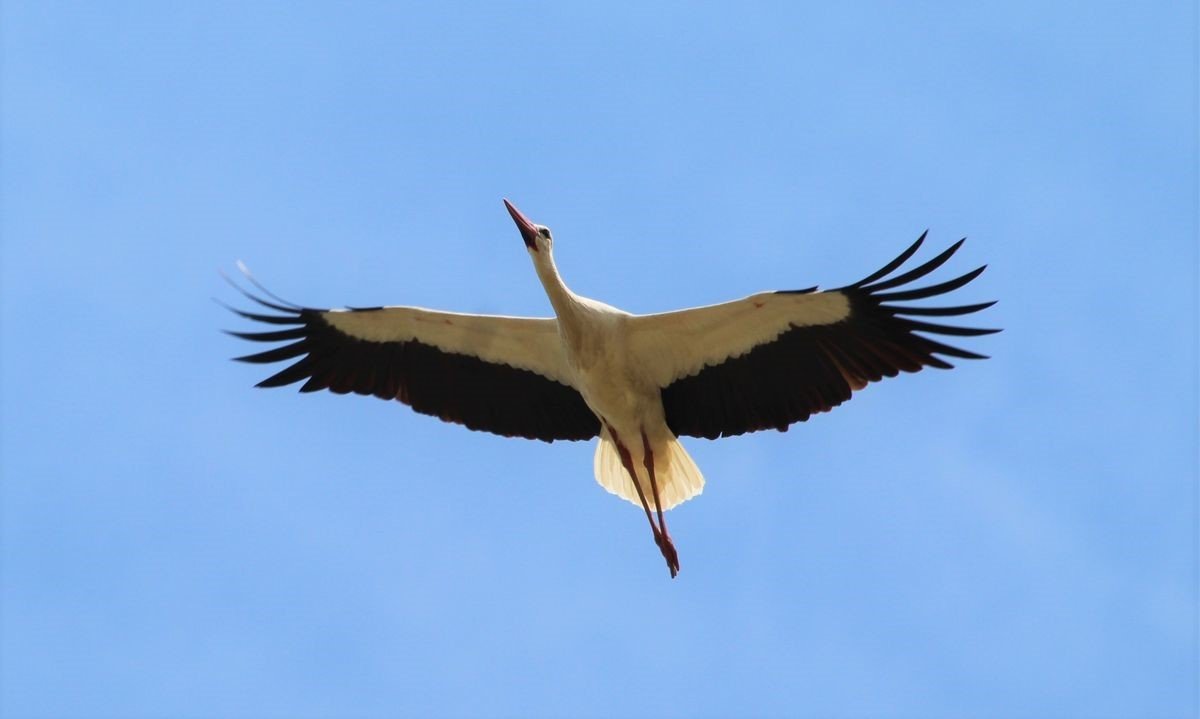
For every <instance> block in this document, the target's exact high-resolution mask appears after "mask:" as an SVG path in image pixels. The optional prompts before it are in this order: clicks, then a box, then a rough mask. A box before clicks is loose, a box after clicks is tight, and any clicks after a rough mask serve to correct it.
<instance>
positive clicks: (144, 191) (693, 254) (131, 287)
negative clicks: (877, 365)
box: [0, 2, 1198, 717]
mask: <svg viewBox="0 0 1200 719" xmlns="http://www.w3.org/2000/svg"><path fill="white" fill-rule="evenodd" d="M431 5H433V4H429V3H419V4H418V3H414V4H411V5H402V4H375V3H370V4H367V3H358V4H353V5H349V6H346V5H343V4H333V3H331V4H327V5H305V4H301V5H297V4H293V3H252V4H245V3H211V2H204V3H188V4H183V3H177V4H170V3H146V4H139V3H89V4H83V3H77V4H58V3H46V2H6V3H4V5H3V10H2V13H3V14H2V15H0V25H2V26H3V37H2V40H3V58H2V59H3V68H2V73H3V76H2V80H3V85H2V87H3V127H2V129H3V148H2V150H3V153H2V156H3V163H2V170H0V173H2V183H3V184H2V188H0V189H2V191H3V197H2V202H3V205H2V218H0V223H2V224H0V228H2V232H3V258H2V259H3V267H2V270H0V271H2V275H0V280H2V291H3V309H2V315H0V322H2V324H0V327H2V330H3V342H2V349H0V352H2V355H0V371H2V385H0V391H2V393H0V397H2V406H3V410H2V411H3V437H2V456H3V548H2V555H0V558H2V560H3V561H2V571H3V607H2V609H3V613H2V619H0V621H2V625H0V629H2V634H0V651H2V654H0V660H2V664H0V666H2V671H3V676H2V680H3V681H2V683H0V710H2V711H3V713H4V715H5V716H11V717H68V716H69V717H109V716H111V717H117V716H119V717H167V716H172V717H175V716H190V717H261V716H288V717H333V716H338V717H341V716H356V717H390V716H404V715H407V716H595V717H610V716H651V715H653V716H661V717H669V716H713V717H717V716H812V717H817V716H821V717H828V716H841V717H860V716H862V717H865V716H872V717H958V716H965V715H973V716H995V717H1045V716H1055V717H1085V716H1086V717H1096V716H1111V717H1124V716H1141V717H1146V716H1163V717H1165V716H1188V715H1194V712H1195V711H1196V708H1195V700H1196V689H1197V684H1196V672H1197V662H1196V651H1197V640H1196V636H1197V635H1196V632H1197V620H1196V605H1197V588H1196V587H1197V585H1196V577H1197V570H1196V567H1197V556H1196V536H1197V535H1196V521H1197V517H1196V506H1197V505H1196V498H1197V491H1196V486H1197V484H1196V480H1197V436H1198V428H1197V379H1196V367H1197V349H1196V348H1197V336H1196V332H1197V330H1196V327H1197V266H1198V262H1197V242H1196V223H1197V210H1196V198H1197V170H1196V168H1197V141H1196V137H1197V123H1196V116H1197V115H1196V107H1197V104H1196V81H1197V71H1196V38H1195V33H1196V30H1195V28H1196V20H1197V18H1196V10H1195V7H1194V4H1188V3H1139V4H1130V3H1042V2H1036V3H1011V2H1004V3H999V2H998V3H970V4H950V3H944V4H943V3H904V4H893V3H878V4H876V3H864V4H858V3H846V4H837V5H836V6H834V5H832V4H830V5H810V6H804V5H801V4H798V3H750V4H738V5H737V7H736V9H734V6H732V5H730V6H727V7H725V8H717V7H704V8H700V7H695V6H692V5H690V4H684V3H675V4H651V5H649V6H640V5H639V6H634V5H633V4H620V3H618V4H613V3H591V4H588V3H549V2H547V3H520V4H506V5H501V4H491V3H487V4H485V3H477V4H470V3H465V4H457V5H450V4H445V5H443V6H441V7H438V8H434V7H431ZM502 197H509V198H511V199H512V200H513V201H514V202H516V203H517V205H518V206H520V207H521V208H522V209H523V210H524V211H525V212H526V213H527V214H528V215H529V216H530V217H532V218H533V219H534V220H535V221H538V222H543V223H546V224H548V225H551V226H552V227H553V228H554V230H555V236H556V241H557V242H556V255H557V259H558V263H559V266H560V268H561V270H562V271H563V273H564V275H565V277H566V279H567V281H568V283H570V284H571V286H572V287H573V288H574V289H575V290H577V291H579V292H581V293H583V294H585V295H589V296H593V297H597V298H599V299H603V300H604V301H607V302H610V303H612V304H615V305H617V306H620V307H623V308H625V309H628V310H631V311H635V312H649V311H657V310H666V309H673V308H676V307H682V306H689V305H695V304H705V303H711V302H717V301H722V300H725V299H731V298H734V297H738V296H742V295H745V294H748V293H751V292H755V291H758V290H763V289H776V288H795V287H806V286H809V285H812V284H817V283H820V284H822V285H824V286H836V285H837V284H839V283H845V282H849V281H853V280H856V279H858V278H860V277H862V276H863V275H865V274H867V273H868V272H871V271H873V270H874V269H876V268H877V267H879V266H880V265H881V264H882V263H884V262H886V261H887V260H889V259H890V258H891V257H893V256H894V255H895V254H896V253H897V252H899V250H901V249H903V248H904V247H905V246H906V245H907V244H908V243H909V242H911V241H912V239H913V238H914V237H915V236H916V235H917V234H919V233H920V232H921V231H922V230H924V229H925V228H930V238H931V242H932V247H931V248H930V249H929V250H927V252H929V253H932V251H933V250H935V249H940V248H941V247H944V246H946V245H948V244H949V243H951V242H953V241H954V240H955V239H957V238H958V237H960V236H962V235H967V236H969V238H970V239H969V240H968V242H967V244H966V245H965V247H964V248H963V250H962V251H961V252H960V254H959V256H958V257H956V258H955V260H954V261H953V263H952V265H951V267H950V268H948V269H947V270H945V274H943V275H939V276H941V277H949V276H952V275H951V274H950V273H951V272H953V271H954V270H960V271H966V270H967V269H971V268H973V267H974V266H976V265H977V264H981V263H988V264H989V265H990V268H989V270H988V271H987V272H986V273H985V274H984V275H983V277H982V278H981V279H980V280H978V281H977V282H976V283H974V284H972V285H971V286H970V287H968V288H967V289H965V290H964V291H963V292H962V294H961V298H962V299H963V300H964V301H982V300H988V299H998V300H1000V303H999V304H998V305H996V306H995V307H994V308H993V309H991V310H989V311H988V312H987V313H986V317H985V319H984V320H982V323H984V324H985V325H990V326H999V327H1004V328H1005V330H1006V331H1005V332H1004V333H1002V334H1000V335H996V336H993V337H986V338H980V339H978V340H977V341H971V342H970V346H971V347H972V348H978V349H980V350H981V351H983V352H985V353H987V354H990V355H992V356H993V359H991V360H989V361H987V362H974V363H971V362H963V363H961V365H960V367H959V368H958V369H955V370H954V371H952V372H948V373H947V372H936V371H927V372H923V373H921V374H919V375H915V376H907V377H904V378H902V379H899V380H893V381H888V382H884V383H881V384H879V385H874V386H872V387H870V388H868V389H867V390H866V391H864V392H863V393H861V394H860V395H859V396H858V397H857V398H856V399H854V400H853V401H852V402H850V403H848V404H847V405H845V406H843V407H841V408H839V409H838V410H837V411H835V412H833V413H830V414H828V415H823V416H820V417H818V418H815V419H814V420H812V421H810V422H808V423H806V424H803V425H798V426H795V427H793V429H792V431H790V432H788V433H786V434H777V433H759V434H755V435H750V436H744V437H740V438H736V439H728V440H723V441H720V442H706V441H702V440H696V441H690V442H687V446H688V448H689V450H690V451H691V452H692V454H693V456H694V457H695V458H696V460H697V462H698V463H699V465H700V466H701V468H702V469H703V470H704V472H705V475H706V476H707V478H708V486H707V488H706V491H705V493H704V495H703V496H702V497H700V498H699V499H697V500H694V501H692V502H689V503H687V504H685V505H683V506H682V507H680V508H679V509H678V510H676V511H674V512H672V513H671V517H670V520H671V527H672V531H673V534H674V536H675V538H676V541H677V544H678V547H679V550H680V553H681V560H682V573H681V575H680V577H679V578H678V579H677V580H676V581H670V580H669V579H668V577H667V573H666V571H665V568H664V566H663V562H662V559H661V558H660V557H659V556H658V554H657V552H656V551H655V549H654V547H653V545H652V543H651V541H650V537H649V534H648V532H647V531H646V527H645V520H644V518H643V517H642V516H641V514H640V512H639V511H638V510H636V509H634V508H633V507H632V506H631V505H629V504H627V503H624V502H621V501H618V500H616V499H614V498H612V497H610V496H609V495H607V494H606V493H605V492H604V491H603V490H601V489H600V488H599V487H597V486H596V484H595V482H594V481H593V479H592V470H591V458H592V451H593V449H592V445H591V444H584V443H555V444H553V445H546V444H543V443H538V442H525V441H518V440H505V439H501V438H498V437H493V436H490V435H486V434H480V433H472V432H467V431H465V430H463V429H462V428H460V427H457V426H451V425H444V424H441V423H439V422H437V421H435V420H432V419H430V418H428V417H424V416H418V415H415V414H413V413H411V412H410V411H408V410H407V409H406V408H405V407H403V406H401V405H399V404H397V403H385V402H380V401H378V400H374V399H367V398H359V397H338V396H333V395H324V394H322V395H316V396H312V395H307V396H301V395H298V394H296V393H295V392H293V391H291V390H290V389H285V390H273V391H265V390H256V389H253V387H252V385H253V383H254V382H256V381H258V380H259V379H261V378H262V377H263V376H264V375H263V373H262V371H261V368H255V367H249V366H245V365H239V364H236V363H232V362H229V361H228V358H229V357H231V356H234V355H236V354H240V353H244V352H245V351H247V348H246V347H245V346H243V345H242V344H240V343H239V342H237V341H236V340H234V339H232V338H230V337H227V336H224V335H221V334H220V333H219V332H218V330H219V329H221V328H233V329H236V328H239V327H241V328H245V327H244V325H241V324H239V322H238V321H236V318H234V317H232V316H231V315H229V314H228V313H227V312H225V311H224V310H222V309H221V308H220V307H218V306H217V305H215V304H214V303H213V302H211V299H210V298H212V297H217V298H221V299H223V300H226V301H232V300H236V297H235V295H234V294H233V293H232V291H231V290H230V289H229V288H228V287H227V286H225V285H224V284H223V283H222V281H221V280H220V279H219V277H218V274H217V271H218V269H220V268H224V269H226V270H228V269H231V268H232V267H233V263H234V262H235V260H237V259H242V260H245V261H246V262H247V263H248V264H249V265H250V266H251V267H252V268H253V269H254V270H255V271H256V274H257V275H258V276H259V277H260V279H262V280H263V281H264V282H266V283H267V284H268V285H269V286H270V287H271V288H272V289H274V290H275V291H276V292H278V293H279V294H282V295H283V296H285V297H288V298H291V299H293V300H295V301H298V302H303V303H306V304H310V305H341V304H350V305H375V304H417V305H423V306H429V307H438V308H444V309H452V310H458V311H468V312H472V311H473V312H496V313H506V314H532V315H545V314H547V313H548V312H549V305H548V303H547V301H546V299H545V297H544V295H543V293H542V290H541V287H540V286H539V284H538V282H537V280H536V277H535V276H534V274H533V271H532V269H531V267H530V266H529V261H528V259H527V257H526V254H525V251H524V249H523V247H522V245H521V241H520V238H519V236H518V234H517V233H516V231H515V228H514V227H513V225H512V222H511V220H510V219H509V218H508V216H507V214H506V213H505V211H504V208H503V206H502V205H501V203H500V199H501V198H502ZM925 256H926V257H928V256H931V255H930V254H926V255H925Z"/></svg>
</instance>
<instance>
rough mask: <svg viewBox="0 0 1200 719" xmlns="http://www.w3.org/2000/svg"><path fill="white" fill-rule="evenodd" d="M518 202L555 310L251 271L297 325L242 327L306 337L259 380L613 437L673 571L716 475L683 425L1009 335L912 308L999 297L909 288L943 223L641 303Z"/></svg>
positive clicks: (715, 420) (580, 436)
mask: <svg viewBox="0 0 1200 719" xmlns="http://www.w3.org/2000/svg"><path fill="white" fill-rule="evenodd" d="M504 204H505V206H506V207H507V208H508V212H509V214H511V215H512V218H513V220H514V221H515V222H516V224H517V228H518V229H519V230H520V231H521V237H522V238H524V240H525V247H526V248H527V249H528V251H529V257H530V259H532V260H533V267H534V269H535V270H536V271H537V275H538V278H539V279H540V280H541V282H542V286H543V287H544V288H545V290H546V295H547V296H548V297H549V298H550V304H551V306H552V307H553V308H554V314H555V316H554V317H552V318H544V319H543V318H536V319H535V318H527V317H502V316H488V315H471V314H459V313H452V312H440V311H436V310H427V309H422V308H418V307H369V308H351V309H341V310H321V309H311V308H307V307H300V306H298V305H293V304H291V303H289V302H286V301H285V300H281V299H280V298H278V297H276V296H275V295H272V294H271V293H270V292H269V291H267V290H266V289H265V288H263V287H262V285H260V284H258V283H257V282H255V281H254V279H253V278H252V277H250V276H249V274H248V273H247V278H248V279H249V280H250V282H251V283H252V284H254V286H255V287H257V288H258V289H259V290H261V291H263V292H265V293H266V294H267V295H268V297H269V298H270V299H264V298H262V297H258V296H256V295H254V294H252V293H250V292H248V291H246V290H244V289H241V288H240V287H239V288H238V289H239V290H240V291H241V292H243V293H244V294H245V295H246V296H247V297H249V298H250V299H252V300H253V301H255V302H257V303H259V304H260V305H263V306H265V307H267V308H269V309H271V310H274V311H275V312H277V313H278V314H257V313H252V312H244V311H241V310H236V309H235V310H233V311H234V312H236V313H237V314H239V315H241V316H242V317H245V318H247V319H251V320H256V321H258V322H265V323H267V324H272V325H282V326H285V327H286V329H280V330H276V331H270V332H231V333H230V334H232V335H234V336H236V337H240V338H242V339H246V340H253V341H256V342H288V343H289V344H286V345H283V346H281V347H277V348H274V349H270V350H267V351H265V352H260V353H257V354H251V355H247V356H245V357H238V358H237V359H238V360H240V361H243V362H253V363H269V362H279V361H284V360H297V358H298V361H296V362H295V363H294V364H291V365H290V366H288V367H286V368H285V369H283V370H282V371H280V372H278V373H276V374H274V375H272V376H270V377H268V378H267V379H265V380H263V381H261V382H259V383H258V386H259V387H279V386H282V385H288V384H292V383H294V382H299V381H301V380H305V382H304V385H303V386H301V387H300V391H301V392H314V391H317V390H322V389H328V390H331V391H333V392H336V393H338V394H345V393H348V392H354V393H356V394H363V395H368V394H369V395H375V396H376V397H379V398H381V399H387V400H391V399H396V400H400V401H401V402H403V403H404V404H407V405H409V406H410V407H412V408H413V409H414V410H416V411H417V412H420V413H422V414H428V415H433V416H435V417H438V418H440V419H442V420H445V421H447V422H456V423H459V424H462V425H465V426H466V427H467V428H468V429H473V430H483V431H487V432H494V433H496V434H500V435H504V436H506V437H526V438H529V439H540V440H544V441H547V442H552V441H554V440H556V439H568V440H586V439H591V438H593V437H596V436H597V435H598V436H599V438H600V441H599V443H598V445H597V447H596V455H595V461H594V471H595V475H596V481H597V482H599V483H600V485H601V486H603V487H604V488H605V489H606V490H608V491H609V492H611V493H613V494H616V495H618V496H620V497H622V498H624V499H627V500H629V501H630V502H633V503H634V504H635V505H637V506H640V507H641V508H642V510H643V511H644V512H645V514H646V519H647V520H648V521H649V522H650V530H651V532H652V533H653V534H654V542H655V544H657V545H658V548H659V550H660V551H661V552H662V555H663V558H664V559H666V562H667V567H668V568H669V570H670V572H671V576H672V577H674V576H675V575H676V574H677V573H678V571H679V557H678V554H677V553H676V550H675V546H674V543H673V542H672V541H671V536H670V535H669V534H668V533H667V524H666V519H665V518H664V516H663V512H665V511H667V510H668V509H671V508H672V507H674V506H676V505H678V504H679V503H680V502H684V501H686V500H688V499H690V498H692V497H694V496H696V495H697V494H699V493H700V491H701V489H702V488H703V486H704V477H703V476H702V475H701V474H700V470H699V469H698V468H697V467H696V464H695V463H694V462H693V461H692V458H691V457H690V456H688V453H687V452H686V451H685V450H684V448H683V446H682V445H681V444H680V443H679V440H678V439H677V437H678V436H680V435H689V436H693V437H705V438H708V439H716V438H717V437H728V436H731V435H737V434H742V433H743V432H753V431H756V430H760V429H777V430H780V431H786V430H787V428H788V425H790V424H791V423H793V422H801V421H804V420H806V419H808V418H809V417H810V416H811V415H813V414H815V413H817V412H825V411H828V410H830V409H832V408H833V407H836V406H837V405H839V404H841V403H842V402H845V401H846V400H848V399H850V396H851V393H852V392H853V391H854V390H859V389H862V388H863V387H865V386H866V385H867V383H869V382H873V381H876V380H879V379H882V378H883V377H894V376H896V375H897V374H898V373H899V372H901V371H904V372H916V371H918V370H920V369H922V368H923V367H927V366H928V367H938V368H942V369H949V368H950V367H951V365H950V364H949V363H947V362H946V361H945V360H944V359H942V358H940V357H939V356H938V355H944V356H949V357H959V358H964V359H983V358H984V356H983V355H979V354H976V353H974V352H968V351H966V350H962V349H959V348H957V347H951V346H949V345H946V344H942V343H940V342H937V341H935V340H932V339H930V338H928V337H926V336H924V335H926V334H941V335H959V336H971V335H984V334H989V333H991V332H996V331H998V330H990V329H975V328H969V327H954V326H947V325H943V324H934V323H931V322H927V321H924V320H921V319H912V318H913V317H918V318H919V317H941V316H953V315H966V314H970V313H972V312H977V311H979V310H982V309H984V308H986V307H989V306H991V305H992V304H994V303H992V302H984V303H980V304H970V305H958V306H952V307H924V306H913V305H909V304H904V303H906V302H908V301H909V300H919V299H924V298H927V297H934V296H938V295H943V294H946V293H948V292H951V291H953V290H956V289H958V288H960V287H962V286H963V285H965V284H967V283H968V282H970V281H971V280H973V279H975V278H976V277H977V276H979V274H980V273H981V272H983V270H984V267H980V268H978V269H976V270H973V271H971V272H968V273H967V274H965V275H962V276H961V277H958V278H955V279H952V280H949V281H946V282H942V283H940V284H935V285H929V286H926V287H920V288H916V289H913V288H906V289H899V290H897V288H901V287H903V286H905V285H908V284H909V283H911V282H913V281H914V280H917V279H920V278H922V277H924V276H925V275H927V274H929V273H930V272H933V271H934V270H935V269H937V268H938V267H940V266H941V265H942V264H943V263H945V262H946V260H948V259H949V258H950V256H951V255H953V254H954V252H955V251H956V250H958V248H959V247H960V246H961V245H962V243H963V240H959V241H958V242H956V243H954V244H953V245H951V246H950V248H949V249H947V250H946V251H944V252H942V253H941V254H939V255H938V256H937V257H934V258H933V259H931V260H929V261H928V262H926V263H925V264H923V265H920V266H919V267H917V268H915V269H912V270H909V271H908V272H905V273H903V274H900V275H896V276H891V277H889V275H891V274H892V273H893V272H894V271H896V270H897V269H898V268H899V267H900V266H901V265H902V264H904V262H905V261H907V260H908V258H909V257H911V256H912V255H913V254H914V253H915V252H916V251H917V249H918V248H919V247H920V246H921V243H922V242H923V241H924V239H925V234H922V235H921V237H920V238H918V239H917V241H916V242H914V243H913V244H912V246H911V247H909V248H908V249H906V250H905V251H904V252H902V253H901V254H900V256H899V257H897V258H896V259H894V260H892V261H891V262H889V263H888V264H887V265H886V266H885V267H883V268H882V269H880V270H879V271H878V272H874V273H872V274H871V275H869V276H867V277H865V278H863V279H862V280H860V281H858V282H855V283H854V284H851V285H846V286H845V287H840V288H838V289H834V290H826V291H818V290H817V288H816V287H811V288H808V289H803V290H783V291H778V292H763V293H759V294H756V295H751V296H749V297H745V298H743V299H740V300H734V301H732V302H726V303H724V304H718V305H710V306H707V307H696V308H693V309H687V310H679V311H676V312H665V313H662V314H652V315H633V314H629V313H628V312H623V311H621V310H619V309H617V308H615V307H612V306H609V305H606V304H604V303H602V302H597V301H596V300H592V299H588V298H586V297H581V296H579V295H577V294H575V293H574V292H572V291H571V290H570V289H569V288H568V287H567V286H566V284H565V283H564V282H563V280H562V277H561V276H560V275H559V273H558V268H557V267H556V266H555V264H554V254H553V246H554V241H553V236H552V235H551V234H550V229H549V228H548V227H545V226H543V225H535V224H534V223H532V222H530V221H529V220H528V219H527V218H526V217H525V216H524V215H523V214H521V212H520V211H519V210H517V208H516V207H514V206H513V205H512V204H511V203H510V202H509V201H508V200H505V201H504ZM985 267H986V266H985ZM235 286H236V285H235ZM272 300H274V301H272ZM897 303H900V304H897ZM231 309H232V308H231ZM656 518H657V521H656Z"/></svg>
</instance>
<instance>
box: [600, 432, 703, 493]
mask: <svg viewBox="0 0 1200 719" xmlns="http://www.w3.org/2000/svg"><path fill="white" fill-rule="evenodd" d="M631 449H632V448H631ZM653 451H654V479H655V483H656V484H658V493H659V498H660V499H661V500H662V508H663V511H666V510H668V509H671V508H672V507H675V506H677V505H679V504H682V503H684V502H686V501H687V500H689V499H691V498H692V497H695V496H696V495H698V494H700V493H701V492H702V491H704V475H702V474H701V473H700V468H699V467H697V466H696V463H695V462H694V461H693V460H692V458H691V456H690V455H689V454H688V453H687V450H685V449H684V448H683V445H682V444H680V443H679V440H678V439H676V438H675V437H673V436H672V437H670V439H669V440H668V441H666V442H656V443H655V446H654V447H653ZM640 455H641V453H640V452H636V453H635V456H637V457H639V460H638V461H636V462H634V466H635V467H636V469H637V472H638V481H639V482H641V485H642V489H643V492H644V493H645V495H646V498H647V499H648V500H650V501H653V500H651V499H650V498H651V497H652V496H653V495H652V493H651V491H650V479H649V477H646V476H645V469H644V468H643V467H642V463H641V461H640ZM593 467H594V469H595V472H596V481H597V482H599V483H600V486H601V487H604V489H606V490H608V492H610V493H611V494H615V495H617V496H618V497H620V498H622V499H625V500H627V501H629V502H632V503H633V504H634V505H635V506H637V507H638V508H639V509H641V507H642V503H641V500H639V499H638V493H637V489H636V488H635V487H634V486H633V481H632V480H631V479H630V478H629V473H628V472H626V471H625V467H624V466H622V464H621V457H620V455H619V454H617V445H616V443H615V442H613V439H612V437H611V436H610V435H609V433H608V429H607V428H605V429H604V430H603V431H601V433H600V442H599V444H597V445H596V458H595V461H594V463H593ZM651 509H653V506H651Z"/></svg>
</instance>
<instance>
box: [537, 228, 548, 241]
mask: <svg viewBox="0 0 1200 719" xmlns="http://www.w3.org/2000/svg"><path fill="white" fill-rule="evenodd" d="M538 234H539V235H541V236H542V237H545V238H546V239H547V240H548V239H550V228H549V227H542V228H540V229H538Z"/></svg>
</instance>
